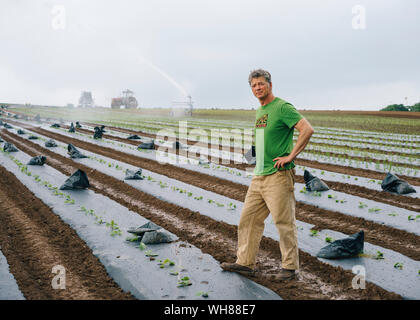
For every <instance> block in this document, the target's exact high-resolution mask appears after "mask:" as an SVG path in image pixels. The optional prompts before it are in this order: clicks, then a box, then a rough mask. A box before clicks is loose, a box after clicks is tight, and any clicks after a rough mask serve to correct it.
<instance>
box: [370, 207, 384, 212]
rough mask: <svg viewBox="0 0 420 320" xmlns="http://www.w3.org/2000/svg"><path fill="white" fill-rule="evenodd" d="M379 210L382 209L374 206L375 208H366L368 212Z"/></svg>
mask: <svg viewBox="0 0 420 320" xmlns="http://www.w3.org/2000/svg"><path fill="white" fill-rule="evenodd" d="M381 210H382V209H379V208H376V207H375V208H369V210H368V211H369V212H371V213H372V212H373V213H377V212H379V211H381Z"/></svg>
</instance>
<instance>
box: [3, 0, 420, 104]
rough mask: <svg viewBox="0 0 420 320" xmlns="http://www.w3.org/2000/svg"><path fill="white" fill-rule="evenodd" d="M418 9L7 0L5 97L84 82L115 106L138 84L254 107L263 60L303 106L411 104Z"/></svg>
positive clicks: (418, 53) (46, 97)
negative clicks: (253, 78)
mask: <svg viewBox="0 0 420 320" xmlns="http://www.w3.org/2000/svg"><path fill="white" fill-rule="evenodd" d="M357 5H359V7H355V6H357ZM360 6H361V7H360ZM63 9H64V11H63ZM419 13H420V1H419V0H368V1H363V0H361V1H356V0H355V1H350V0H334V1H332V0H318V1H315V0H290V1H289V0H287V1H280V0H272V1H268V0H258V1H256V0H252V1H248V0H205V1H204V0H153V1H152V0H149V1H135V0H132V1H129V0H118V1H116V0H113V1H105V0H60V1H55V0H48V1H47V0H45V1H41V0H0V102H12V103H13V102H14V103H26V102H28V103H32V104H47V105H65V104H67V103H73V104H77V102H78V99H79V97H80V93H81V91H82V90H86V91H91V92H92V95H93V97H94V99H95V103H96V104H97V105H101V106H106V107H109V106H110V103H111V98H112V97H116V96H118V95H119V94H120V93H121V91H122V90H124V89H127V88H128V89H131V90H132V91H134V92H135V96H136V98H137V99H138V100H139V103H140V106H141V107H151V106H162V107H165V106H171V105H172V102H173V101H182V100H185V96H186V95H191V96H192V98H193V101H195V105H196V106H197V107H225V108H229V107H234V108H251V107H255V106H258V101H257V100H256V98H255V97H254V96H253V95H252V93H251V91H250V88H249V86H248V82H247V79H248V74H249V72H250V71H251V70H253V69H256V68H264V69H267V70H269V71H270V72H271V74H272V81H273V90H274V94H275V95H276V96H278V97H281V98H283V99H285V100H287V101H289V102H291V103H292V104H293V105H295V106H296V107H297V108H298V109H341V110H348V109H357V110H378V109H379V108H380V107H383V106H386V105H388V104H391V103H405V102H406V100H405V97H407V102H408V104H413V103H415V102H419V101H420V41H419V39H420V19H419ZM363 14H365V15H363ZM363 17H364V18H363ZM64 18H65V21H64Z"/></svg>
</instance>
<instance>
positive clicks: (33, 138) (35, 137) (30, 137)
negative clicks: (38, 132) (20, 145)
mask: <svg viewBox="0 0 420 320" xmlns="http://www.w3.org/2000/svg"><path fill="white" fill-rule="evenodd" d="M28 139H31V140H36V139H38V137H37V136H29V138H28Z"/></svg>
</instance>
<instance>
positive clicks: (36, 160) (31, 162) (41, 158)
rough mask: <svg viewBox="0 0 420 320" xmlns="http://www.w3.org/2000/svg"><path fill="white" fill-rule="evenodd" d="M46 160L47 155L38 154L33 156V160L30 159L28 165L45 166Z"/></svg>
mask: <svg viewBox="0 0 420 320" xmlns="http://www.w3.org/2000/svg"><path fill="white" fill-rule="evenodd" d="M46 161H47V157H46V156H36V157H33V158H31V160H29V162H28V165H32V166H43V165H44V163H45V162H46Z"/></svg>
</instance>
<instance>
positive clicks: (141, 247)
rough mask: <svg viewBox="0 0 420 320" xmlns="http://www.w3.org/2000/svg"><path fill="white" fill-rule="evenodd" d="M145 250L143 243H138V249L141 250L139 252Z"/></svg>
mask: <svg viewBox="0 0 420 320" xmlns="http://www.w3.org/2000/svg"><path fill="white" fill-rule="evenodd" d="M146 248H147V246H146V245H145V244H144V243H143V242H140V244H139V249H140V250H141V251H143V250H145V249H146Z"/></svg>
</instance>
